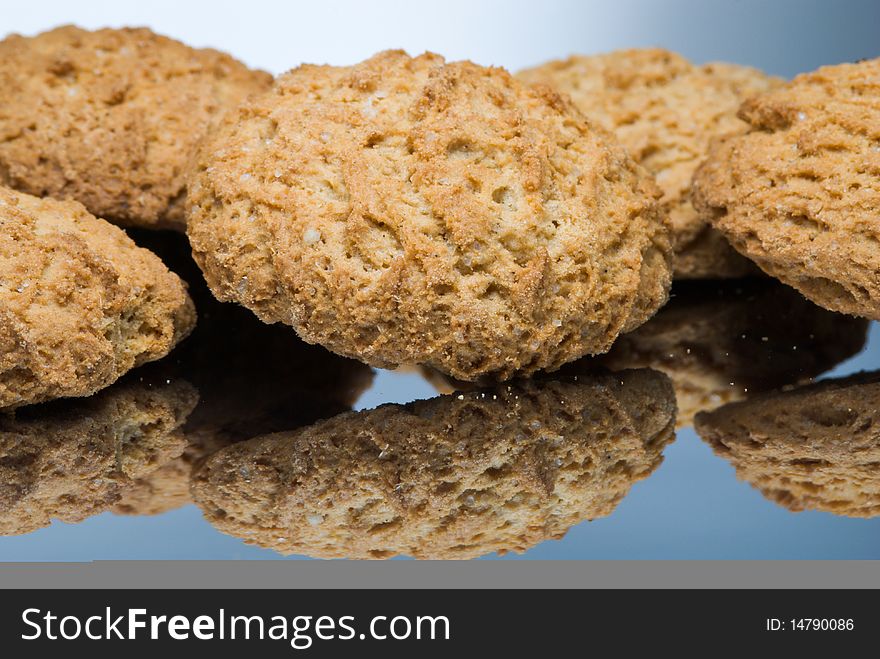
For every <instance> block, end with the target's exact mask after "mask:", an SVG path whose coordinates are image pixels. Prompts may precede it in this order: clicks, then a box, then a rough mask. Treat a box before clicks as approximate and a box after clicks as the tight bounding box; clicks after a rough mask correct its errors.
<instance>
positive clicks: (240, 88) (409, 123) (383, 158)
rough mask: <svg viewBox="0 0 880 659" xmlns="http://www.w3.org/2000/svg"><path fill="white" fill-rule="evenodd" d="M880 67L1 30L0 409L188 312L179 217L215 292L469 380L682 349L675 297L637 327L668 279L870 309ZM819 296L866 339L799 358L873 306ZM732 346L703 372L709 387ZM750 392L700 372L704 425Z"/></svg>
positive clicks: (53, 393)
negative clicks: (343, 49) (714, 405)
mask: <svg viewBox="0 0 880 659" xmlns="http://www.w3.org/2000/svg"><path fill="white" fill-rule="evenodd" d="M878 81H880V60H871V61H863V62H859V63H856V64H844V65H838V66H831V67H825V68H822V69H820V70H818V71H816V72H814V73H810V74H805V75H802V76H798V77H797V78H795V79H794V80H792V81H791V82H787V83H786V82H783V81H782V80H779V79H776V78H773V77H771V76H767V75H765V74H763V73H761V72H759V71H757V70H754V69H751V68H747V67H741V66H735V65H730V64H708V65H703V66H697V65H694V64H692V63H690V62H688V61H687V60H685V59H684V58H682V57H680V56H678V55H676V54H674V53H670V52H668V51H664V50H660V49H643V50H627V51H620V52H616V53H611V54H607V55H599V56H591V57H580V56H578V57H571V58H569V59H567V60H564V61H556V62H550V63H547V64H544V65H542V66H539V67H537V68H534V69H530V70H527V71H522V72H520V73H519V74H518V75H516V76H512V75H510V74H509V73H508V72H506V71H505V70H503V69H500V68H492V67H488V68H487V67H483V66H478V65H476V64H473V63H470V62H454V63H449V62H446V61H445V60H444V59H443V58H442V57H440V56H438V55H433V54H424V55H421V56H418V57H410V56H409V55H407V54H406V53H404V52H402V51H387V52H383V53H379V54H378V55H376V56H374V57H372V58H370V59H368V60H366V61H364V62H362V63H359V64H355V65H352V66H345V67H334V66H314V65H304V66H300V67H298V68H296V69H294V70H292V71H290V72H288V73H286V74H284V75H281V76H279V77H278V78H276V79H274V80H273V79H272V77H271V76H270V75H269V74H267V73H264V72H261V71H253V70H250V69H248V68H247V67H245V66H244V65H243V64H241V63H239V62H237V61H235V60H234V59H232V58H231V57H229V56H228V55H225V54H223V53H219V52H217V51H213V50H195V49H193V48H190V47H188V46H186V45H184V44H181V43H179V42H177V41H174V40H172V39H168V38H165V37H161V36H158V35H156V34H154V33H152V32H150V31H149V30H146V29H105V30H99V31H97V32H88V31H85V30H81V29H78V28H75V27H63V28H59V29H56V30H53V31H51V32H47V33H44V34H42V35H39V36H36V37H32V38H25V37H20V36H17V35H14V36H10V37H8V38H6V39H5V40H4V41H2V42H0V83H2V87H3V89H4V92H5V93H4V96H3V98H2V99H0V227H2V230H0V349H2V350H0V408H5V409H10V410H11V409H15V408H19V407H22V406H26V405H31V404H34V403H40V402H43V401H49V400H52V399H56V398H65V397H82V396H89V395H91V394H94V393H95V392H97V391H99V390H101V389H103V388H105V387H107V386H109V385H110V384H112V383H113V382H114V381H116V380H117V379H118V378H120V377H121V376H122V375H123V374H124V373H125V372H127V371H129V370H130V369H132V368H134V367H136V366H138V365H140V364H143V363H145V362H148V361H153V360H157V359H161V358H163V357H164V356H165V355H167V354H168V353H169V352H170V351H171V350H172V348H173V347H174V346H175V345H176V344H178V343H179V342H180V341H181V340H182V339H183V338H185V337H186V336H187V335H188V334H189V333H190V332H191V331H192V329H193V327H194V326H195V323H196V314H195V308H194V305H193V302H192V300H191V298H190V295H189V293H188V292H187V286H186V284H185V283H184V282H183V281H182V280H181V279H179V278H178V276H177V275H176V274H174V273H172V272H171V271H169V269H168V268H167V267H166V265H165V264H163V262H162V261H161V260H160V259H159V258H158V257H157V256H156V255H155V254H153V253H152V252H151V251H149V250H147V249H144V248H141V247H138V246H137V245H136V244H135V242H133V241H132V240H131V239H130V238H129V237H128V235H126V231H129V232H131V231H134V233H137V231H136V230H140V229H172V230H176V231H178V232H185V233H186V235H187V237H188V240H189V245H190V246H191V249H192V255H193V257H194V258H195V261H196V263H197V264H198V266H199V268H200V269H201V272H202V273H203V276H204V280H205V281H206V282H207V285H208V287H209V288H210V291H211V293H212V294H213V296H214V297H215V298H216V299H217V300H220V301H223V302H233V303H237V304H239V305H242V306H243V307H246V308H247V309H249V310H250V311H252V312H253V314H255V315H256V317H258V318H259V319H260V320H262V321H264V322H265V323H282V324H285V325H289V326H291V327H292V328H293V329H294V330H295V332H296V334H298V335H299V337H301V338H302V339H304V340H305V341H306V342H308V343H312V344H320V345H322V346H324V347H325V348H327V349H329V350H330V351H332V352H334V353H337V354H338V355H342V356H344V357H348V358H353V359H355V360H358V361H359V362H361V363H363V364H367V365H369V366H375V367H381V368H391V367H396V366H400V365H419V366H420V367H422V368H426V369H433V370H435V371H437V372H439V373H441V374H444V376H446V377H448V378H451V379H453V380H454V381H458V382H462V383H465V382H483V381H502V380H508V379H511V378H525V377H529V376H532V375H533V374H536V373H538V372H540V371H556V370H558V369H559V368H560V367H562V366H563V365H565V364H567V363H569V362H573V361H574V360H577V359H579V358H582V357H585V356H591V355H601V354H605V353H608V352H609V351H610V350H611V356H610V357H608V358H606V359H605V361H604V365H606V366H607V365H611V366H612V367H625V366H638V367H644V366H651V365H655V364H652V363H651V362H650V360H646V355H647V354H648V353H649V352H650V351H648V350H646V349H645V346H654V345H655V344H656V345H661V347H662V351H663V352H664V354H671V352H670V349H669V346H670V345H674V346H679V344H681V346H684V344H683V343H682V342H681V340H680V337H679V335H678V334H675V336H672V335H671V334H670V331H671V330H670V328H671V327H673V325H674V328H673V329H675V328H679V329H680V328H681V327H682V325H681V322H680V318H684V315H683V314H680V313H678V312H674V313H672V312H671V313H670V314H669V315H668V319H672V320H674V321H675V322H674V323H672V324H670V322H666V321H662V322H655V323H654V324H653V325H651V324H648V325H644V324H645V323H646V321H648V320H649V319H651V317H652V316H654V315H655V314H656V313H657V311H658V310H660V309H661V308H662V307H663V306H664V305H665V304H666V303H667V300H668V298H669V294H670V287H671V286H672V281H673V279H677V280H682V279H732V278H740V277H745V276H753V275H761V274H766V275H769V276H771V277H775V278H777V279H778V280H780V281H782V282H784V283H785V284H787V285H789V286H791V287H793V288H794V289H797V290H798V291H800V293H802V294H803V295H804V296H806V297H807V298H809V299H810V300H812V301H813V302H814V303H816V304H817V305H820V306H822V307H824V308H825V309H828V310H831V311H835V312H842V313H844V314H850V315H853V316H859V317H862V318H870V319H880V250H878V249H877V247H878V244H880V230H878V220H880V82H878ZM101 218H102V219H101ZM114 225H116V226H114ZM146 242H148V243H150V242H155V241H152V240H147V241H146ZM159 251H162V250H161V248H160V249H159ZM786 295H787V296H788V297H786ZM791 295H793V293H792V292H791V291H789V292H788V293H787V294H785V295H781V296H777V294H776V293H773V294H772V295H771V296H769V297H768V298H767V299H769V300H771V301H772V303H773V304H776V303H777V302H779V301H780V300H782V302H779V303H780V304H786V305H787V304H789V302H785V300H789V301H790V300H791V297H790V296H791ZM694 299H697V300H699V299H701V298H699V296H698V297H697V298H694ZM802 303H804V301H803V300H802V299H800V298H797V299H796V300H795V301H794V302H791V304H792V308H799V306H798V305H802ZM707 304H708V303H707ZM713 304H715V305H716V307H717V304H724V299H723V298H721V299H720V302H717V301H716V302H715V303H713ZM693 308H694V307H693V305H691V306H690V307H689V308H688V313H690V312H691V310H692V309H693ZM697 312H698V314H699V313H700V311H699V308H697ZM242 313H244V312H242ZM707 313H708V312H707ZM764 313H772V311H766V312H764ZM731 314H732V315H731ZM233 315H234V314H233ZM804 315H806V316H810V317H817V316H816V314H812V313H810V312H809V310H808V311H807V312H806V313H805V314H804ZM819 315H820V316H821V314H819ZM229 317H231V316H229V315H228V314H226V313H218V314H216V315H214V316H213V317H212V320H213V321H215V322H225V321H224V320H223V319H224V318H229ZM711 317H712V318H716V317H717V318H721V319H724V320H725V323H728V324H731V325H732V326H735V327H739V325H738V324H737V322H738V319H739V311H737V310H733V311H729V312H728V310H725V309H718V308H715V307H713V308H712V310H711ZM820 320H821V323H822V324H823V327H824V328H826V329H827V328H832V327H843V328H844V329H845V334H846V336H847V337H848V338H847V342H846V346H847V347H845V348H842V349H841V350H839V351H837V352H835V353H834V356H833V357H829V359H825V358H824V357H822V358H818V357H817V358H816V360H815V361H816V365H815V367H814V365H812V364H811V365H810V366H809V367H808V368H807V369H806V370H805V372H803V373H802V374H801V377H800V378H798V379H799V380H804V379H808V378H810V377H813V376H814V375H816V374H817V372H818V371H819V370H821V368H819V365H820V364H821V367H822V368H825V367H826V366H827V362H828V361H829V360H830V361H834V360H839V359H842V358H843V357H844V356H846V355H848V354H851V353H852V352H853V351H855V350H856V349H858V348H859V347H860V346H861V344H862V341H863V338H864V329H865V327H864V323H863V322H861V321H856V322H851V320H847V321H845V322H843V323H841V324H836V323H835V321H834V319H828V318H825V316H822V318H821V319H820ZM709 324H710V325H711V323H709ZM643 325H644V327H643V328H642V329H640V330H639V332H638V333H635V334H630V336H629V337H627V338H625V339H624V340H622V341H617V340H618V338H619V337H620V336H621V335H625V334H629V333H632V332H633V331H634V330H636V329H637V328H639V327H640V326H643ZM695 327H696V328H697V329H698V326H697V325H695V326H693V327H691V325H690V324H688V329H687V332H686V334H687V335H688V337H689V338H688V339H687V341H688V342H697V343H700V341H701V340H702V339H701V337H697V336H692V334H693V331H696V330H695V329H694V328H695ZM658 328H659V331H660V333H661V335H662V337H665V338H662V340H660V341H659V343H658V341H657V340H656V339H657V331H658ZM230 331H233V330H232V328H230ZM676 331H677V330H676ZM223 332H224V328H222V327H221V328H220V329H219V333H218V331H217V328H211V333H212V334H213V335H214V336H218V335H222V334H223ZM825 334H828V332H825ZM725 336H726V335H725ZM809 336H810V340H813V338H814V334H813V333H809ZM823 336H824V334H823ZM290 337H291V341H294V340H295V337H294V333H293V332H290ZM724 340H725V341H726V340H727V339H726V338H725V339H724ZM615 341H617V344H616V346H617V347H616V348H615V350H612V347H613V346H615ZM670 341H671V342H672V343H670ZM707 345H708V343H707ZM688 346H690V343H688ZM677 349H678V348H677V347H676V350H677ZM682 350H684V347H682ZM704 352H705V354H712V350H710V349H707V350H705V351H704ZM682 354H685V353H684V352H682ZM686 354H687V355H688V357H687V358H685V359H684V361H685V362H690V360H691V358H690V355H691V350H690V347H687V352H686ZM719 354H720V353H719ZM661 361H662V360H661ZM715 361H716V362H718V361H719V360H715ZM721 361H725V363H724V364H717V363H716V364H713V365H710V366H711V367H709V368H704V364H696V365H693V364H691V365H686V368H687V369H690V370H689V371H688V372H695V371H694V369H698V370H699V372H700V373H701V374H702V375H701V376H700V377H701V378H702V379H703V380H705V381H707V382H709V384H708V385H707V387H709V388H715V389H717V388H718V386H719V385H718V381H719V380H726V379H727V378H728V377H729V374H730V372H731V368H730V367H729V364H728V363H727V360H726V358H725V360H721ZM665 366H666V368H664V369H663V370H665V371H667V372H668V373H672V372H675V371H676V367H675V365H670V364H668V363H667V364H666V365H665ZM282 370H283V369H282ZM789 370H792V369H789ZM679 372H681V371H679ZM674 379H675V377H674ZM681 380H682V382H683V384H680V385H679V384H678V382H677V386H678V388H679V397H680V401H679V402H680V403H681V400H682V399H683V398H682V396H683V393H682V392H683V388H684V387H687V386H691V387H692V385H693V384H694V383H693V382H692V380H693V378H692V377H690V376H687V377H684V378H681ZM771 380H772V383H771V384H767V383H765V384H767V386H765V387H763V388H775V387H777V386H781V385H782V384H784V382H780V381H778V380H776V379H772V378H771ZM278 381H279V382H283V381H286V380H285V376H284V374H282V375H281V376H280V378H279V379H278ZM756 387H757V388H761V387H760V386H757V385H756ZM209 388H210V385H209ZM722 388H723V386H722ZM255 391H261V390H260V389H255ZM744 393H745V392H738V393H737V394H736V395H734V396H730V397H727V398H725V395H723V392H722V393H718V392H717V391H715V390H714V389H713V391H711V392H709V393H708V394H707V392H699V391H698V392H693V391H689V392H687V396H688V401H689V402H692V403H693V405H691V406H690V407H693V408H694V409H690V407H689V408H688V409H687V415H686V416H687V418H688V421H689V420H690V418H692V417H693V415H694V414H696V413H697V412H698V411H699V410H700V409H705V407H703V406H704V404H706V405H708V403H705V401H706V400H708V399H709V398H712V399H717V400H718V403H719V404H720V402H723V401H724V400H732V399H734V398H742V397H743V396H744ZM709 394H711V395H709ZM694 401H696V402H694ZM349 404H350V401H349ZM244 416H247V414H244ZM195 418H199V413H196V414H195ZM224 423H226V421H225V420H224ZM224 427H225V426H224ZM304 445H305V444H304Z"/></svg>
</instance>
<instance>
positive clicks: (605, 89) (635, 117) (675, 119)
mask: <svg viewBox="0 0 880 659" xmlns="http://www.w3.org/2000/svg"><path fill="white" fill-rule="evenodd" d="M518 76H519V77H520V78H521V79H522V80H524V81H526V82H530V83H546V84H549V85H552V86H553V87H554V88H556V89H557V90H559V91H561V92H563V93H565V94H568V95H569V96H570V97H571V99H572V101H573V102H574V104H575V105H576V106H577V107H578V108H579V109H580V110H581V111H583V112H584V114H586V115H587V116H589V117H590V118H591V119H594V120H596V121H598V122H600V123H601V124H602V125H603V126H604V127H606V128H607V129H608V130H610V131H612V132H614V134H615V135H616V136H617V137H618V139H620V141H621V142H622V143H623V145H624V146H625V147H626V148H627V149H628V150H629V152H630V153H631V154H632V156H633V158H635V160H636V161H637V162H639V163H641V164H642V165H644V166H645V167H646V168H647V169H648V170H649V171H650V172H652V173H653V174H654V175H655V176H656V178H657V183H658V185H659V186H660V188H661V189H662V191H663V199H662V202H663V208H664V211H665V212H666V213H668V214H669V217H670V220H671V223H672V241H673V247H674V249H675V277H676V279H704V278H731V277H742V276H744V275H749V274H754V273H755V272H758V270H757V268H755V266H754V265H752V264H751V262H750V261H749V260H748V259H745V258H743V257H742V256H740V255H739V254H738V253H737V252H736V251H735V250H734V249H732V248H731V247H730V245H729V244H728V243H727V241H726V240H725V239H724V238H723V237H722V236H721V235H720V234H718V233H717V232H716V231H714V230H713V229H712V228H711V226H709V224H708V223H707V222H706V221H705V219H703V218H701V217H700V216H699V214H698V213H697V211H696V210H694V207H693V206H692V205H691V201H690V187H691V177H692V176H693V173H694V170H695V169H696V168H697V166H698V165H699V164H700V163H701V162H702V161H703V159H704V158H705V157H706V153H707V152H708V149H709V143H710V141H711V140H712V138H714V137H717V136H722V135H731V134H738V133H743V132H745V131H746V129H747V128H748V126H747V124H746V123H745V122H743V121H742V120H740V119H738V118H737V116H736V111H737V109H738V108H739V106H740V104H741V103H742V102H743V100H745V99H746V98H748V97H749V96H751V95H753V94H756V93H758V92H762V91H765V90H767V89H768V88H770V87H773V86H775V85H776V84H778V83H779V81H778V80H777V79H776V78H772V77H770V76H767V75H765V74H764V73H762V72H760V71H758V70H756V69H753V68H750V67H746V66H738V65H735V64H723V63H712V64H704V65H702V66H697V65H695V64H692V63H690V62H689V61H688V60H686V59H685V58H684V57H681V56H680V55H677V54H675V53H672V52H669V51H668V50H663V49H660V48H645V49H632V50H620V51H616V52H612V53H607V54H604V55H592V56H581V55H576V56H573V57H569V58H568V59H566V60H557V61H553V62H548V63H546V64H543V65H541V66H538V67H535V68H533V69H527V70H525V71H521V72H520V73H519V74H518Z"/></svg>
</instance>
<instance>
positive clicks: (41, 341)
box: [0, 187, 195, 408]
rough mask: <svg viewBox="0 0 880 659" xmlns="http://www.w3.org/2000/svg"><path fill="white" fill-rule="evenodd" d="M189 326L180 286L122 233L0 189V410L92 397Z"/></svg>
mask: <svg viewBox="0 0 880 659" xmlns="http://www.w3.org/2000/svg"><path fill="white" fill-rule="evenodd" d="M194 324H195V310H194V308H193V304H192V301H191V300H190V299H189V296H188V295H187V292H186V287H185V285H184V284H183V282H181V281H180V279H178V278H177V277H176V276H175V275H174V274H172V273H171V272H169V271H168V269H167V268H165V266H164V265H163V264H162V262H161V261H160V260H159V259H158V258H157V257H156V256H154V255H153V254H152V253H150V252H148V251H147V250H145V249H141V248H139V247H137V246H136V245H135V244H134V243H133V242H132V241H131V240H130V239H129V238H128V237H127V236H126V235H125V232H124V231H122V230H121V229H119V228H117V227H114V226H113V225H111V224H108V223H107V222H105V221H104V220H99V219H97V218H95V217H94V216H92V215H90V214H89V213H88V212H87V211H86V210H85V209H84V208H83V207H82V205H80V204H79V203H77V202H74V201H54V200H51V199H37V198H36V197H31V196H29V195H26V194H23V193H21V192H14V191H12V190H9V189H6V188H2V187H0V408H3V407H17V406H20V405H28V404H30V403H37V402H41V401H45V400H50V399H52V398H60V397H66V396H87V395H89V394H92V393H94V392H95V391H98V390H99V389H101V388H103V387H106V386H107V385H109V384H111V383H112V382H114V381H115V380H116V379H117V378H119V376H121V375H122V374H123V373H125V372H126V371H128V370H129V369H131V368H133V367H134V366H137V365H139V364H142V363H144V362H148V361H153V360H155V359H158V358H160V357H163V356H164V355H166V354H168V352H169V351H170V350H171V348H172V347H173V346H174V345H175V344H176V343H177V342H178V341H180V340H181V339H182V338H183V337H185V336H186V335H187V334H188V333H189V332H190V330H191V329H192V328H193V325H194Z"/></svg>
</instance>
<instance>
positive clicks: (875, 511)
mask: <svg viewBox="0 0 880 659" xmlns="http://www.w3.org/2000/svg"><path fill="white" fill-rule="evenodd" d="M878 410H880V373H878V372H874V373H860V374H858V375H854V376H851V377H848V378H843V379H839V380H826V381H823V382H818V383H816V384H813V385H809V386H806V387H800V388H798V389H794V390H791V391H785V392H782V393H775V394H768V395H764V396H761V397H758V398H755V399H752V400H749V401H745V402H742V403H734V404H732V405H725V406H724V407H722V408H720V409H718V410H715V411H714V412H711V413H708V414H700V415H698V416H697V432H698V433H699V434H700V436H701V437H702V438H703V439H704V440H706V441H707V442H708V443H709V444H710V445H711V446H712V448H713V449H714V450H715V452H716V453H717V454H718V455H720V456H722V457H724V458H725V459H727V460H729V461H730V462H731V463H732V464H733V466H734V467H735V468H736V473H737V476H738V477H739V478H741V479H742V480H744V481H746V482H748V483H750V484H751V485H753V486H754V487H756V488H758V489H759V490H760V491H761V493H762V494H763V495H764V496H765V497H767V498H768V499H770V500H771V501H775V502H776V503H778V504H780V505H781V506H784V507H786V508H788V509H789V510H792V511H795V512H797V511H802V510H822V511H825V512H829V513H834V514H835V515H846V516H848V517H876V516H877V515H880V469H878V465H880V422H878V418H877V416H878Z"/></svg>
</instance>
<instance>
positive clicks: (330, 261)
mask: <svg viewBox="0 0 880 659" xmlns="http://www.w3.org/2000/svg"><path fill="white" fill-rule="evenodd" d="M656 194H658V193H657V191H656V189H655V187H654V185H653V184H652V182H651V181H650V177H649V176H648V175H647V174H646V173H645V172H644V170H642V169H641V168H640V167H638V166H637V165H636V164H635V163H633V162H632V160H631V159H630V158H629V157H628V156H627V155H626V153H625V151H624V150H623V149H622V148H621V147H619V146H618V145H617V144H616V143H615V142H614V140H613V138H612V137H611V136H610V135H608V134H607V132H606V131H604V130H602V129H601V128H598V127H594V126H593V125H591V124H590V123H589V122H588V121H586V120H585V119H584V118H583V117H582V116H581V115H580V114H579V113H578V112H577V110H576V109H574V108H573V107H571V105H570V104H569V103H567V102H566V101H565V100H564V99H563V98H561V97H560V96H559V95H557V94H556V93H555V92H552V91H550V90H549V89H547V88H536V89H531V88H528V87H526V86H524V85H522V84H520V83H519V82H517V81H516V80H514V79H513V78H512V77H511V76H510V75H509V74H508V73H507V72H506V71H504V70H502V69H496V68H484V67H481V66H477V65H475V64H472V63H470V62H456V63H450V64H448V63H446V62H445V61H444V60H443V58H441V57H439V56H437V55H432V54H425V55H422V56H420V57H416V58H411V57H409V56H408V55H406V54H405V53H403V52H400V51H389V52H384V53H380V54H379V55H376V56H375V57H373V58H371V59H369V60H367V61H365V62H363V63H361V64H358V65H356V66H352V67H332V66H301V67H299V68H297V69H295V70H293V71H291V72H289V73H287V74H285V75H283V76H280V77H279V78H278V79H277V80H276V83H275V86H274V88H273V89H272V91H271V92H268V93H266V94H263V95H261V96H258V97H255V98H253V99H251V100H250V101H249V102H247V103H245V104H244V105H243V106H241V107H240V108H239V109H238V110H237V111H236V112H233V113H230V114H228V115H227V117H226V119H225V120H224V122H223V124H222V126H221V127H220V128H219V129H218V130H217V131H216V132H214V133H212V135H211V136H210V137H209V139H208V140H207V141H206V144H205V146H204V148H203V150H202V151H201V155H200V157H199V159H198V163H197V166H196V167H195V169H194V175H193V177H192V179H191V186H190V188H189V192H188V197H187V204H188V222H189V225H188V235H189V237H190V240H191V243H192V246H193V252H194V255H195V257H196V260H197V261H198V263H199V265H200V266H201V268H202V269H203V271H204V273H205V277H206V279H207V282H208V284H209V285H210V286H211V290H212V291H213V292H214V294H215V295H216V296H217V297H218V298H219V299H221V300H224V301H236V302H239V303H241V304H242V305H244V306H246V307H247V308H249V309H251V310H253V311H254V312H255V313H256V314H257V315H258V316H259V317H260V318H261V319H262V320H264V321H265V322H268V323H274V322H283V323H286V324H289V325H291V326H293V327H294V328H295V329H296V331H297V332H298V333H299V334H300V336H301V337H302V338H303V339H305V340H306V341H307V342H309V343H319V344H321V345H323V346H325V347H326V348H328V349H330V350H332V351H333V352H336V353H339V354H341V355H345V356H348V357H353V358H356V359H359V360H361V361H364V362H366V363H368V364H370V365H373V366H378V367H382V368H392V367H394V366H397V365H399V364H406V363H415V364H426V365H428V366H432V367H435V368H437V369H439V370H441V371H443V372H445V373H448V374H450V375H453V376H455V377H459V378H461V379H465V380H470V379H475V378H477V377H480V376H491V377H494V378H497V379H504V378H507V377H509V376H511V375H512V374H514V373H523V374H527V373H531V372H533V371H536V370H538V369H541V368H546V369H553V368H556V367H558V366H560V365H561V364H563V363H565V362H566V361H570V360H572V359H575V358H577V357H580V356H581V355H584V354H588V353H599V352H603V351H605V350H607V349H608V348H609V347H610V345H611V343H612V342H613V340H614V338H615V337H616V336H617V335H618V334H619V333H620V332H621V331H627V330H631V329H634V328H635V327H637V326H638V325H640V324H641V323H642V322H644V321H645V320H646V319H647V318H649V317H650V316H651V315H652V314H653V313H654V311H656V309H657V308H659V307H660V306H662V304H663V303H664V302H665V300H666V296H667V290H668V285H669V281H670V276H671V275H670V259H671V254H670V247H669V235H668V228H667V226H666V224H665V223H664V220H663V218H662V216H661V215H660V213H659V209H658V206H657V203H656V199H655V195H656Z"/></svg>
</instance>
